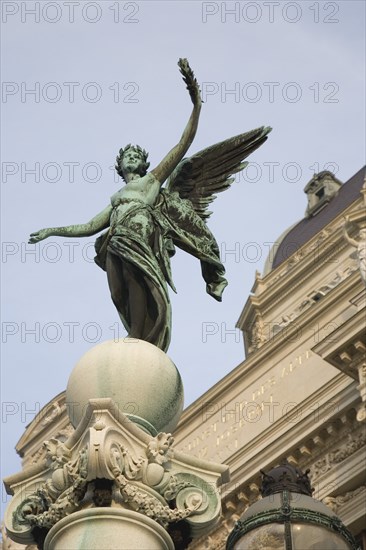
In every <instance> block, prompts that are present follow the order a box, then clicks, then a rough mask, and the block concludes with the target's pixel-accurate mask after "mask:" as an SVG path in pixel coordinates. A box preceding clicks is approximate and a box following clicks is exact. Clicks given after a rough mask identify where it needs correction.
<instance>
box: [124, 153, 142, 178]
mask: <svg viewBox="0 0 366 550" xmlns="http://www.w3.org/2000/svg"><path fill="white" fill-rule="evenodd" d="M121 170H122V172H123V173H124V174H128V173H130V174H131V173H132V174H140V175H144V174H145V173H146V168H145V161H144V158H143V157H142V155H141V154H140V153H139V152H138V151H137V150H136V149H133V148H132V147H131V148H130V149H128V150H127V151H126V152H125V153H124V154H123V157H122V160H121Z"/></svg>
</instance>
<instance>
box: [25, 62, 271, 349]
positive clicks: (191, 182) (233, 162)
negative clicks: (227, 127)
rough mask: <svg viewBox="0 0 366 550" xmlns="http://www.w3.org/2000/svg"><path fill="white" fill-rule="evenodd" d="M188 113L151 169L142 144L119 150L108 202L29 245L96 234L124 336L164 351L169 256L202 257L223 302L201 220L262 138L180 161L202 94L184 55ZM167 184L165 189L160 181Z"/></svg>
mask: <svg viewBox="0 0 366 550" xmlns="http://www.w3.org/2000/svg"><path fill="white" fill-rule="evenodd" d="M178 65H179V68H180V71H181V73H182V75H183V79H184V81H185V83H186V85H187V89H188V91H189V94H190V97H191V100H192V103H193V110H192V113H191V116H190V118H189V120H188V123H187V126H186V128H185V130H184V132H183V134H182V137H181V139H180V141H179V143H178V144H177V145H176V146H175V147H173V149H171V151H169V153H168V154H167V155H166V156H165V158H164V159H163V160H162V161H161V162H160V164H158V166H156V168H154V169H153V170H152V171H151V172H149V173H148V172H147V169H148V167H149V163H148V162H147V156H148V155H147V153H146V151H145V150H144V149H142V148H141V147H139V146H132V145H130V144H129V145H127V146H126V147H125V148H124V149H120V151H119V155H118V156H117V159H116V160H117V163H116V170H117V172H118V174H119V175H120V176H121V177H122V178H123V179H124V181H125V182H126V184H125V185H124V187H122V188H121V189H120V190H119V191H117V192H116V193H115V194H114V195H113V196H112V197H111V202H110V204H109V205H108V206H107V207H106V208H105V209H104V210H103V211H102V212H100V213H99V214H98V215H97V216H95V217H94V218H92V219H91V220H90V221H89V222H88V223H86V224H79V225H70V226H67V227H53V228H46V229H41V230H39V231H37V232H35V233H32V234H31V238H30V241H29V242H30V243H37V242H38V241H41V240H42V239H46V238H47V237H49V236H62V237H87V236H90V235H95V234H96V233H99V232H100V231H103V230H105V229H107V231H106V232H105V233H103V234H102V235H101V236H100V237H98V238H97V240H96V244H95V248H96V253H97V255H96V258H95V261H96V263H97V264H98V265H99V266H100V267H101V268H102V269H104V270H105V271H106V272H107V277H108V283H109V287H110V291H111V296H112V300H113V303H114V304H115V306H116V308H117V310H118V313H119V315H120V318H121V320H122V323H123V325H124V326H125V328H126V330H127V332H128V335H129V336H130V337H132V338H139V339H141V340H145V341H147V342H150V343H152V344H154V345H156V346H157V347H159V348H161V349H162V350H164V351H166V350H167V349H168V346H169V342H170V335H171V308H170V301H169V295H168V290H167V284H169V285H170V286H171V288H172V289H173V290H175V289H174V284H173V281H172V277H171V270H170V257H171V256H173V255H174V253H175V245H176V246H178V247H179V248H181V249H183V250H184V251H186V252H188V253H190V254H192V255H193V256H195V257H197V258H198V259H199V260H200V261H201V267H202V276H203V278H204V280H205V282H206V289H207V292H208V293H209V294H210V295H211V296H213V297H214V298H215V299H216V300H219V301H221V297H222V293H223V290H224V288H225V287H226V285H227V281H226V279H225V278H224V274H225V269H224V267H223V265H222V263H221V261H220V255H219V249H218V246H217V243H216V241H215V238H214V236H213V235H212V233H211V232H210V230H209V229H208V227H207V225H206V223H205V220H206V219H207V218H208V217H209V215H210V212H208V211H207V206H208V205H209V204H210V203H211V202H212V200H213V199H214V198H215V193H217V192H221V191H224V190H225V189H227V188H228V187H229V186H230V184H231V183H232V181H233V178H230V176H231V175H232V174H235V173H236V172H239V171H240V170H242V169H243V168H245V166H246V164H247V163H243V162H242V161H243V159H245V158H246V157H247V156H248V155H249V154H250V153H251V152H252V151H254V150H255V149H257V147H259V146H260V145H261V144H262V143H263V142H264V141H265V140H266V139H267V134H268V133H269V131H270V130H271V129H270V128H265V127H261V128H258V129H256V130H252V131H250V132H247V133H245V134H240V135H238V136H235V137H233V138H230V139H227V140H225V141H223V142H221V143H218V144H216V145H213V146H211V147H208V148H207V149H204V150H202V151H200V152H199V153H196V154H195V155H193V156H192V157H190V158H186V159H184V158H183V157H184V155H185V154H186V152H187V151H188V149H189V147H190V145H191V143H192V141H193V139H194V137H195V135H196V131H197V126H198V120H199V116H200V111H201V105H202V101H201V96H200V90H199V86H198V83H197V80H196V78H195V77H194V74H193V72H192V70H191V68H190V66H189V64H188V61H187V60H186V59H180V60H179V62H178ZM166 181H167V184H166V186H165V188H164V189H163V188H162V186H163V184H164V183H165V182H166Z"/></svg>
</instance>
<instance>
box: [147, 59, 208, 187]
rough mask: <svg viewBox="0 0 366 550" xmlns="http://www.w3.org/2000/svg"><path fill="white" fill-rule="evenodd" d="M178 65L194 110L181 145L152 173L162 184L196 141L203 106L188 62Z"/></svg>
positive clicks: (181, 139)
mask: <svg viewBox="0 0 366 550" xmlns="http://www.w3.org/2000/svg"><path fill="white" fill-rule="evenodd" d="M178 65H179V68H180V71H181V73H182V75H183V80H184V82H185V83H186V84H187V89H188V91H189V95H190V96H191V100H192V103H193V110H192V113H191V116H190V118H189V120H188V123H187V126H186V127H185V129H184V132H183V134H182V137H181V138H180V141H179V143H178V144H177V145H176V146H175V147H173V149H171V150H170V151H169V153H168V154H167V155H166V157H165V158H164V159H163V160H162V161H161V162H160V164H159V165H158V166H157V167H156V168H154V169H153V170H152V173H153V174H154V176H155V177H156V179H157V180H158V181H160V183H161V184H163V183H164V181H165V180H166V179H167V178H168V177H169V176H170V174H171V173H172V172H173V170H174V168H175V167H176V166H177V165H178V163H179V162H180V161H181V160H182V158H183V157H184V155H185V154H186V152H187V151H188V149H189V147H190V145H191V143H192V141H193V140H194V137H195V135H196V132H197V126H198V120H199V116H200V112H201V106H202V100H201V95H200V89H199V86H198V83H197V80H196V78H195V77H194V74H193V71H192V69H191V68H190V66H189V64H188V61H187V60H186V59H180V60H179V62H178Z"/></svg>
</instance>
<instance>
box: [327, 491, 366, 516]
mask: <svg viewBox="0 0 366 550" xmlns="http://www.w3.org/2000/svg"><path fill="white" fill-rule="evenodd" d="M361 493H365V497H366V485H361V487H357V489H354V490H353V491H348V492H347V493H344V495H338V496H336V497H325V498H323V500H322V502H324V504H326V505H327V506H329V508H331V510H333V512H334V513H335V514H336V513H337V512H338V510H339V508H341V507H342V506H343V504H345V503H346V502H349V501H350V500H352V499H353V498H354V497H355V496H357V495H359V494H361Z"/></svg>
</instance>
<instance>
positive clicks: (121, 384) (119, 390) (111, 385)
mask: <svg viewBox="0 0 366 550" xmlns="http://www.w3.org/2000/svg"><path fill="white" fill-rule="evenodd" d="M101 397H110V398H111V399H113V400H114V402H115V404H116V405H117V406H118V408H119V409H120V411H121V412H122V413H124V414H126V416H128V417H129V418H130V420H132V421H133V422H135V423H137V424H138V425H139V426H140V427H141V428H143V429H145V431H147V432H149V433H150V434H151V435H156V434H157V433H158V432H172V431H173V430H174V428H175V427H176V425H177V424H178V421H179V418H180V415H181V413H182V410H183V385H182V380H181V377H180V374H179V372H178V369H177V368H176V366H175V365H174V363H173V362H172V361H171V359H169V357H168V356H167V355H166V354H165V353H164V352H163V351H162V350H161V349H159V348H157V347H156V346H154V345H152V344H149V343H148V342H144V341H143V340H137V339H133V338H124V339H123V340H119V341H115V340H108V341H106V342H103V343H101V344H98V345H97V346H94V347H93V348H92V349H90V350H89V351H87V352H86V353H85V354H84V355H83V356H82V357H81V359H80V360H79V362H78V363H77V364H76V366H75V367H74V369H73V371H72V372H71V376H70V378H69V382H68V385H67V390H66V405H67V409H68V414H69V417H70V420H71V423H72V425H73V426H74V427H76V426H77V425H78V424H79V422H80V420H81V419H82V416H83V414H84V413H85V410H86V406H87V404H88V401H89V399H97V398H101Z"/></svg>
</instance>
